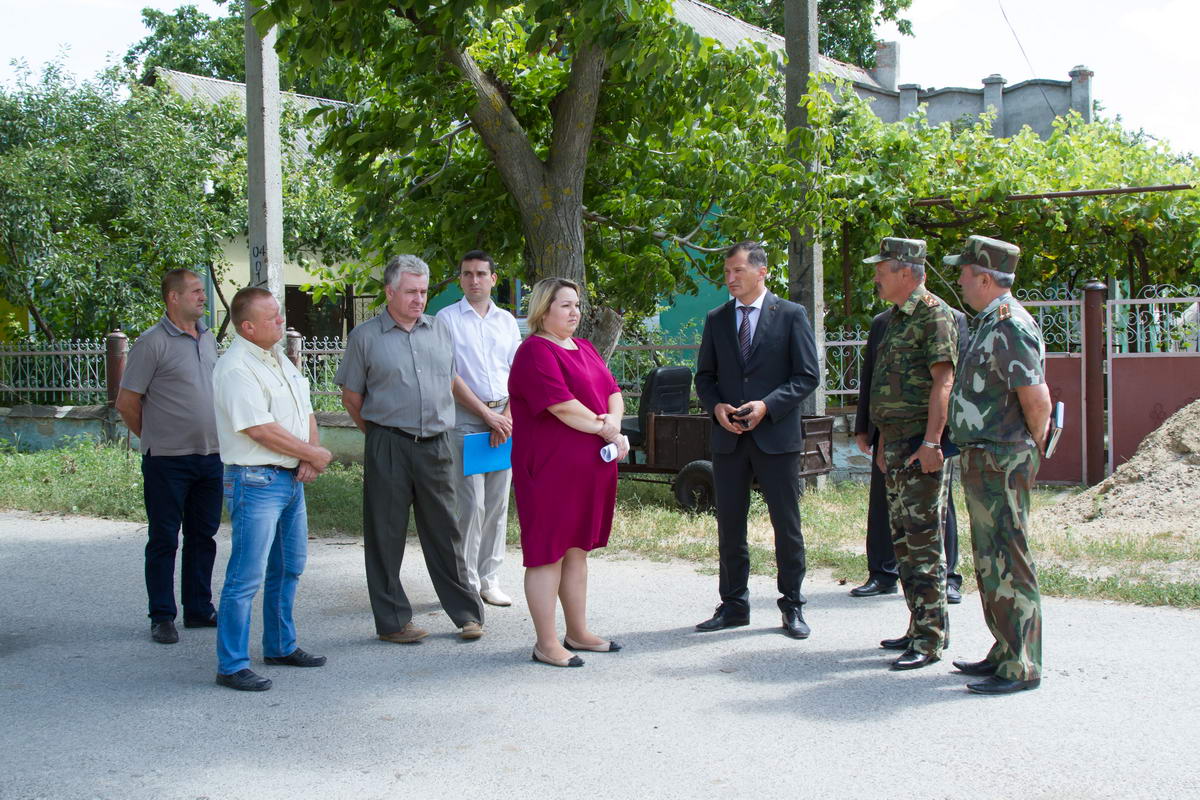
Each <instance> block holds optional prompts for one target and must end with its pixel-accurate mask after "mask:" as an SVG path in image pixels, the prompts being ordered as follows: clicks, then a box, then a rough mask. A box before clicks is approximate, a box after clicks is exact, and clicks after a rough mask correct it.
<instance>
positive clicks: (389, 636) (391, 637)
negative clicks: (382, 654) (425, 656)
mask: <svg viewBox="0 0 1200 800" xmlns="http://www.w3.org/2000/svg"><path fill="white" fill-rule="evenodd" d="M428 635H429V631H427V630H425V629H424V628H418V627H417V626H416V625H413V624H412V623H411V622H409V623H408V624H406V625H405V626H404V627H403V628H401V629H400V630H398V631H395V632H394V633H381V634H379V638H380V639H382V640H383V641H385V642H392V643H393V644H413V643H415V642H419V641H421V640H422V639H424V638H425V637H426V636H428Z"/></svg>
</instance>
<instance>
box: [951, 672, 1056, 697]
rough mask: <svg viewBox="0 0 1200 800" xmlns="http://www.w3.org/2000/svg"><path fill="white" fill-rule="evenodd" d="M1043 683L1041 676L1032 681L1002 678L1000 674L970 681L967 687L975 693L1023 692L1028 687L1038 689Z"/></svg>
mask: <svg viewBox="0 0 1200 800" xmlns="http://www.w3.org/2000/svg"><path fill="white" fill-rule="evenodd" d="M1041 685H1042V679H1041V678H1034V679H1033V680H1031V681H1014V680H1009V679H1008V678H1001V677H1000V676H999V675H993V676H992V677H990V678H988V679H987V680H984V681H980V682H979V683H968V684H967V689H969V690H970V691H972V692H974V693H975V694H1012V693H1013V692H1022V691H1025V690H1026V689H1036V688H1037V687H1039V686H1041Z"/></svg>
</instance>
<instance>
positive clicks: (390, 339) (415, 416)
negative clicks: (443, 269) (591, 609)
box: [334, 255, 483, 644]
mask: <svg viewBox="0 0 1200 800" xmlns="http://www.w3.org/2000/svg"><path fill="white" fill-rule="evenodd" d="M383 282H384V288H385V291H386V293H387V306H386V308H384V310H383V313H381V314H380V315H379V316H377V317H375V318H374V319H371V320H368V321H367V322H364V323H362V324H361V325H358V326H356V327H355V328H354V330H353V331H351V332H350V337H349V340H348V341H347V342H346V353H345V355H344V356H343V358H342V364H341V367H339V368H338V372H337V376H336V377H335V378H334V381H335V382H336V383H337V384H338V385H340V386H341V387H342V405H343V406H345V407H346V411H347V412H349V414H350V416H351V418H353V419H354V423H355V424H356V425H358V428H359V430H361V431H362V432H363V433H364V434H366V445H365V447H364V451H363V463H364V478H363V540H364V541H363V544H364V546H365V550H366V569H367V592H368V593H369V594H370V597H371V610H372V612H374V615H375V631H376V633H377V634H378V635H379V638H380V639H382V640H384V641H386V642H396V643H400V644H408V643H412V642H416V641H419V640H420V639H422V638H424V637H425V636H427V635H428V631H425V630H422V629H420V628H418V627H416V626H415V625H413V623H412V605H411V603H409V600H408V596H407V595H406V594H405V593H404V587H403V586H401V584H400V564H401V562H402V560H403V558H404V544H405V538H406V536H407V532H408V514H409V509H410V508H412V509H413V510H414V511H415V512H416V520H417V536H418V537H419V538H420V540H421V549H422V551H423V552H424V554H425V565H426V567H427V568H428V569H429V577H430V578H431V579H432V580H433V588H434V590H435V591H436V592H437V595H438V599H439V600H440V601H441V603H442V608H443V609H445V611H446V613H447V614H449V615H450V619H452V620H453V621H454V624H455V625H456V626H458V627H459V629H460V631H459V633H460V635H461V636H462V638H464V639H478V638H479V637H480V636H482V635H483V624H482V623H483V604H482V603H481V601H480V599H479V595H478V594H476V593H475V592H473V591H472V590H471V588H470V586H469V585H468V584H467V580H466V566H465V562H464V560H463V538H462V532H461V531H460V530H459V528H458V524H457V521H456V519H455V512H456V496H455V487H456V484H457V473H458V472H460V471H461V467H460V465H459V460H458V458H457V457H456V455H455V453H454V449H453V447H452V442H451V438H450V436H448V435H447V433H448V432H449V431H450V429H451V428H452V427H453V426H454V398H453V396H452V395H451V386H452V381H453V379H454V374H455V372H454V342H453V339H452V338H451V334H450V330H449V329H448V328H447V327H446V326H445V325H443V324H441V323H439V322H437V321H436V320H435V319H434V318H433V317H431V316H429V315H427V314H425V313H424V311H425V303H426V300H427V299H428V293H429V267H428V266H427V265H426V264H425V262H424V261H422V260H421V259H419V258H417V257H416V256H411V255H402V256H396V257H395V258H393V259H392V260H391V261H389V262H388V265H387V268H386V269H385V270H384V274H383Z"/></svg>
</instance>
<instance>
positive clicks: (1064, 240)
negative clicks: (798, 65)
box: [816, 92, 1200, 326]
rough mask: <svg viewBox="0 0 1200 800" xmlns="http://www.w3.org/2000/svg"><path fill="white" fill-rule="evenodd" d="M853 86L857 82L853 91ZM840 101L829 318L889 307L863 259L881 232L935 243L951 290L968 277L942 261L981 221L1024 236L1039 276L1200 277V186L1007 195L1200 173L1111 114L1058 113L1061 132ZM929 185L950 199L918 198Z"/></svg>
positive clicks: (829, 217) (1056, 279) (936, 280)
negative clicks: (907, 114) (886, 116)
mask: <svg viewBox="0 0 1200 800" xmlns="http://www.w3.org/2000/svg"><path fill="white" fill-rule="evenodd" d="M845 94H849V92H846V93H845ZM816 102H818V103H819V104H821V105H822V106H823V107H825V108H828V109H830V116H829V120H830V122H831V124H832V129H833V130H834V131H835V144H834V147H833V148H832V149H831V157H830V159H829V161H828V162H827V163H826V165H825V172H824V174H823V175H822V183H823V194H824V202H825V215H824V219H825V222H826V225H825V233H826V248H827V250H826V253H827V255H826V261H825V264H826V287H827V294H828V295H829V297H830V300H831V308H830V315H831V318H830V324H831V325H834V326H836V325H839V324H858V325H862V324H865V323H866V322H867V321H868V320H869V318H870V315H871V313H872V311H874V310H878V309H879V308H880V307H881V306H880V305H879V303H878V302H877V301H874V300H873V291H872V284H871V271H870V269H869V267H868V266H867V265H863V264H861V263H859V262H860V261H861V259H862V258H863V257H864V256H866V255H870V254H873V253H874V252H875V251H876V248H877V246H878V241H879V239H880V238H881V237H883V236H909V237H918V238H924V239H926V240H928V242H929V251H930V260H931V261H932V263H933V264H934V266H935V267H938V268H939V269H940V270H941V272H942V275H941V276H939V275H937V274H932V275H931V276H930V283H931V287H932V288H933V289H934V291H936V292H938V293H939V294H942V295H943V296H944V297H946V298H947V299H948V300H951V301H953V298H954V296H955V289H956V287H954V286H951V285H949V284H952V283H953V281H954V280H955V279H956V278H957V273H956V272H954V271H953V270H945V269H942V268H941V267H940V265H941V257H942V256H943V255H946V254H949V253H952V252H955V251H956V250H957V248H958V247H959V246H961V244H962V242H963V240H964V239H965V238H966V237H967V236H968V235H970V234H973V233H974V234H982V235H986V236H993V237H996V238H1000V239H1005V240H1008V241H1012V242H1015V243H1016V244H1018V245H1020V246H1021V248H1022V250H1023V253H1024V254H1023V256H1022V265H1021V267H1020V274H1019V275H1018V279H1019V282H1020V285H1021V286H1023V287H1029V288H1045V287H1063V288H1066V289H1069V290H1070V289H1075V288H1078V287H1079V286H1081V285H1082V283H1083V282H1084V281H1086V280H1087V279H1089V278H1093V277H1100V278H1116V279H1123V280H1128V281H1129V283H1130V285H1131V286H1133V287H1140V286H1143V285H1147V284H1151V283H1158V282H1163V283H1173V282H1181V281H1182V282H1191V283H1194V282H1195V281H1196V280H1197V278H1198V277H1200V268H1198V267H1197V262H1198V259H1200V198H1198V197H1197V195H1196V192H1195V191H1177V192H1156V193H1145V194H1127V195H1115V196H1098V197H1076V198H1065V199H1064V198H1059V199H1042V200H1025V201H1008V200H1006V198H1007V197H1008V196H1009V195H1013V194H1037V193H1042V192H1058V191H1068V190H1075V189H1095V188H1111V187H1120V186H1149V185H1165V184H1191V185H1197V184H1200V167H1198V166H1197V164H1196V163H1195V161H1194V159H1193V158H1192V157H1191V156H1180V155H1178V154H1176V153H1173V152H1171V151H1170V150H1169V149H1167V148H1166V147H1165V146H1163V145H1162V144H1160V143H1158V142H1157V141H1155V140H1153V139H1152V138H1150V137H1147V136H1145V135H1143V134H1141V133H1131V132H1129V131H1126V130H1124V129H1122V127H1121V126H1120V125H1119V124H1118V123H1117V122H1113V121H1100V122H1094V123H1091V124H1084V123H1083V121H1082V119H1080V118H1079V116H1078V115H1076V114H1072V115H1071V116H1070V117H1067V118H1060V119H1059V120H1058V121H1057V122H1056V123H1055V125H1054V130H1053V133H1052V135H1051V136H1049V137H1048V138H1047V139H1041V138H1039V137H1038V136H1037V135H1036V134H1034V133H1033V131H1032V130H1030V129H1029V128H1025V129H1024V130H1022V131H1021V132H1020V133H1018V134H1016V135H1015V136H1011V137H1008V138H996V137H993V136H991V135H990V133H989V130H990V124H991V118H990V117H983V118H981V119H979V120H978V121H966V122H963V123H959V124H943V125H939V126H930V125H928V124H927V122H926V120H925V118H924V116H923V115H922V114H918V115H914V116H913V117H912V118H910V119H909V120H907V121H906V122H904V123H902V124H886V123H883V122H881V121H880V120H879V119H878V118H876V117H875V116H874V115H873V114H871V112H870V110H869V108H868V107H867V104H866V103H865V102H863V101H861V100H858V99H857V98H853V99H851V100H849V101H847V102H845V103H835V102H834V100H833V98H832V97H830V96H829V95H828V94H825V93H819V97H818V99H817V101H816ZM923 198H945V202H944V203H942V204H939V205H933V206H917V205H914V204H913V201H915V200H919V199H923Z"/></svg>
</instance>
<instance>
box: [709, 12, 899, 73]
mask: <svg viewBox="0 0 1200 800" xmlns="http://www.w3.org/2000/svg"><path fill="white" fill-rule="evenodd" d="M783 3H784V0H712V5H715V6H717V7H718V8H720V9H723V10H725V11H728V12H729V13H730V14H733V15H734V16H735V17H739V18H741V19H744V20H746V21H747V22H749V23H750V24H751V25H757V26H758V27H760V28H766V29H767V30H769V31H773V32H775V33H777V34H779V35H780V36H783ZM911 6H912V0H820V2H818V3H817V19H818V21H819V23H820V26H821V33H820V39H819V41H818V43H817V47H818V48H819V49H820V51H821V55H824V56H828V57H830V58H836V59H837V60H838V61H845V62H848V63H850V64H857V65H859V66H860V67H872V66H874V65H875V41H876V36H875V28H876V26H878V25H882V24H883V23H885V22H895V23H896V27H897V28H899V29H900V32H901V33H903V34H905V35H906V36H911V35H912V23H911V22H909V21H908V20H907V19H904V18H903V17H901V16H900V15H901V14H903V13H904V12H905V11H907V10H908V9H909V8H910V7H911Z"/></svg>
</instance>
